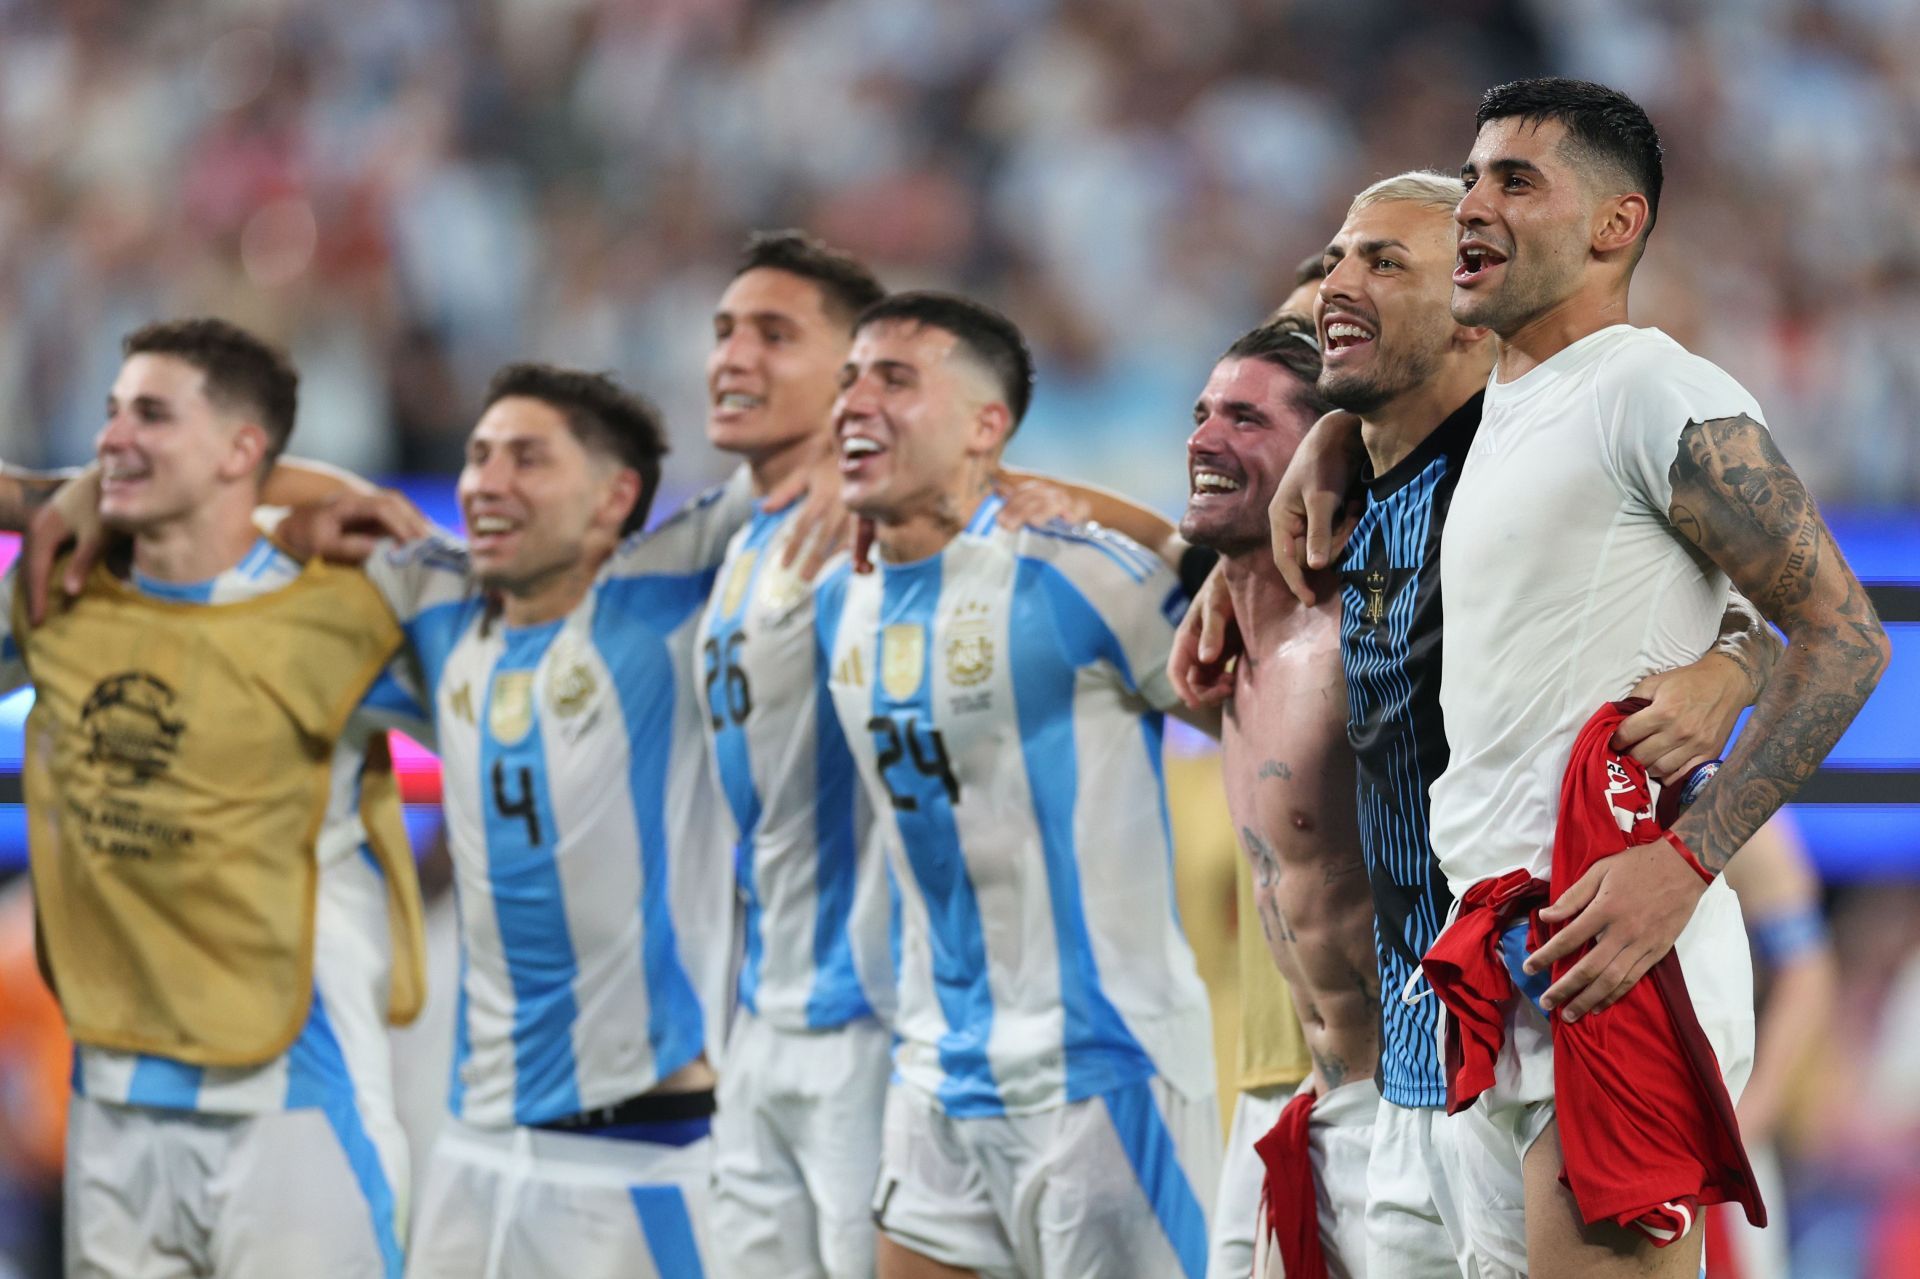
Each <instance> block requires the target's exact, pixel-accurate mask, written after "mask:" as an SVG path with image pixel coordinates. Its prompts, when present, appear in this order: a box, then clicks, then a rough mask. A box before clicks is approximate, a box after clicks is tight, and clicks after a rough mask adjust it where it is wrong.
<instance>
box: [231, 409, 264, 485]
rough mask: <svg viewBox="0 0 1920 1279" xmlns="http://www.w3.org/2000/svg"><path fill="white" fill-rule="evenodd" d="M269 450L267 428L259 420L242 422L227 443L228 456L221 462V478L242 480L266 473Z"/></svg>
mask: <svg viewBox="0 0 1920 1279" xmlns="http://www.w3.org/2000/svg"><path fill="white" fill-rule="evenodd" d="M267 452H268V440H267V429H266V428H265V427H264V426H261V425H260V424H259V423H258V422H242V423H240V425H239V426H237V427H235V428H234V431H233V438H232V439H231V440H229V441H228V443H227V456H226V458H225V460H223V461H222V462H221V464H220V476H221V478H222V479H231V480H240V479H245V478H247V477H248V476H259V475H264V474H265V472H266V464H267Z"/></svg>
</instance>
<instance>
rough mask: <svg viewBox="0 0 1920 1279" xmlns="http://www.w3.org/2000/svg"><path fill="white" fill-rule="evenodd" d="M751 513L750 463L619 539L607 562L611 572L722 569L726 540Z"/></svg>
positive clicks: (633, 573) (632, 573)
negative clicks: (643, 528) (657, 520)
mask: <svg viewBox="0 0 1920 1279" xmlns="http://www.w3.org/2000/svg"><path fill="white" fill-rule="evenodd" d="M752 517H753V478H752V476H751V475H750V474H749V473H748V471H747V468H746V467H744V466H743V467H741V468H739V469H738V470H736V471H735V472H734V473H733V477H732V478H731V479H729V480H728V481H727V482H726V483H725V484H718V485H715V486H714V487H713V488H710V489H708V490H707V491H706V492H704V493H702V494H701V495H700V496H698V497H696V498H694V499H693V500H692V501H691V502H688V503H687V504H686V505H685V506H683V507H681V508H680V509H679V510H678V511H676V512H674V513H673V514H672V515H670V516H668V517H667V518H666V519H665V520H663V521H662V522H661V523H660V524H659V525H658V526H657V527H655V528H652V529H649V530H647V531H646V532H643V533H635V534H632V535H631V536H629V537H628V538H627V539H626V540H625V541H623V542H622V543H620V547H619V549H618V550H616V551H615V552H614V553H613V559H612V561H611V562H610V563H609V564H608V566H607V572H608V575H609V576H612V577H640V576H644V575H647V574H652V573H698V572H702V571H705V570H709V569H718V568H719V567H720V563H721V561H722V560H724V559H726V558H727V543H728V542H730V541H731V540H732V539H733V535H734V534H735V533H737V532H739V531H740V530H741V529H742V528H744V527H745V526H746V523H747V521H748V520H749V519H751V518H752Z"/></svg>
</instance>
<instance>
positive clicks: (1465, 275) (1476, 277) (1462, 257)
mask: <svg viewBox="0 0 1920 1279" xmlns="http://www.w3.org/2000/svg"><path fill="white" fill-rule="evenodd" d="M1506 260H1507V256H1506V254H1504V253H1501V252H1500V251H1499V250H1497V249H1493V248H1490V247H1488V246H1487V245H1485V244H1482V243H1480V242H1479V241H1477V240H1466V241H1463V242H1462V243H1461V245H1460V248H1459V250H1458V252H1457V254H1456V256H1455V264H1454V268H1453V282H1454V283H1455V284H1457V285H1459V286H1461V287H1463V288H1471V287H1473V286H1474V285H1475V284H1478V283H1479V282H1480V281H1481V280H1484V279H1486V278H1487V276H1488V275H1490V274H1492V272H1493V269H1494V268H1495V267H1497V266H1499V265H1501V264H1502V263H1504V262H1505V261H1506Z"/></svg>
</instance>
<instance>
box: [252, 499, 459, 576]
mask: <svg viewBox="0 0 1920 1279" xmlns="http://www.w3.org/2000/svg"><path fill="white" fill-rule="evenodd" d="M432 529H433V526H432V525H431V524H430V523H429V522H428V521H427V517H426V516H424V515H422V514H421V513H420V508H419V507H417V506H415V505H414V504H413V503H412V501H410V500H409V499H408V498H407V496H406V494H404V493H401V492H399V491H398V490H396V489H381V490H379V491H377V492H373V493H341V494H339V495H337V496H335V497H331V498H328V499H327V500H326V501H324V502H312V503H309V504H308V505H306V506H296V507H294V508H293V509H292V510H290V511H288V512H287V516H286V518H285V519H283V520H281V521H280V524H279V526H278V527H277V528H276V529H275V530H274V538H275V540H277V541H278V542H279V543H280V544H281V545H282V546H284V547H285V548H286V549H287V552H288V553H289V554H290V555H292V556H293V557H294V558H295V559H299V560H310V559H313V558H314V557H315V556H318V557H319V558H321V559H324V560H331V561H332V562H334V563H336V564H364V563H365V562H366V560H367V557H368V556H369V555H372V554H373V548H374V547H375V545H377V544H378V543H380V542H381V541H383V540H385V539H387V538H392V539H393V540H394V541H397V542H411V541H415V540H417V539H419V538H422V537H425V536H426V535H427V534H428V533H429V532H431V531H432Z"/></svg>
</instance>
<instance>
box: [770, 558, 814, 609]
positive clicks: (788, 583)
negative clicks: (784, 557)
mask: <svg viewBox="0 0 1920 1279" xmlns="http://www.w3.org/2000/svg"><path fill="white" fill-rule="evenodd" d="M807 590H808V586H807V583H806V580H805V579H804V578H802V577H801V576H800V574H798V573H796V572H794V570H793V569H792V567H791V566H789V565H786V564H782V563H781V562H780V561H779V560H778V559H774V560H771V561H769V562H768V563H766V564H764V565H762V566H761V569H760V606H761V607H762V608H764V609H766V610H767V612H769V613H771V614H774V615H775V616H779V615H781V614H784V613H786V612H788V611H790V610H791V609H792V608H793V606H794V605H795V604H798V603H799V602H800V601H801V600H803V599H805V598H806V597H807Z"/></svg>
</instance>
